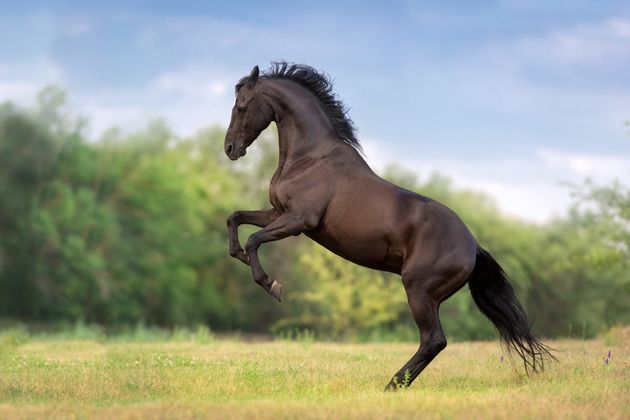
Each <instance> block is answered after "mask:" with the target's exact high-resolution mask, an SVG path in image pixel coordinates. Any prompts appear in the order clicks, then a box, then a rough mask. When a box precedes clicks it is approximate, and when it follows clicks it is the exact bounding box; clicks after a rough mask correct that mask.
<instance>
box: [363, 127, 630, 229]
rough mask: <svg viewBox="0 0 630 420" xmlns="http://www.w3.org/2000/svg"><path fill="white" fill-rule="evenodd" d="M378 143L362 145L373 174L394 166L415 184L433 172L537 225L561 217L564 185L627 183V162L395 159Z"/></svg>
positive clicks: (577, 157)
mask: <svg viewBox="0 0 630 420" xmlns="http://www.w3.org/2000/svg"><path fill="white" fill-rule="evenodd" d="M384 144H386V143H385V142H382V141H379V140H376V139H367V140H364V142H363V145H364V150H365V152H366V155H367V158H368V162H369V163H370V164H371V166H373V167H374V168H375V169H376V170H377V171H380V170H383V169H384V167H385V166H386V165H387V164H388V163H390V162H398V163H399V164H401V165H402V166H404V167H405V168H407V169H409V170H412V171H413V172H415V173H416V174H418V176H419V178H420V179H421V180H422V179H426V178H427V177H428V176H429V175H430V174H431V173H434V172H438V173H441V174H443V175H446V176H449V177H451V178H452V179H453V182H454V185H455V186H456V187H461V188H468V189H472V190H476V191H481V192H485V193H487V194H489V195H490V196H492V197H494V198H495V199H496V201H497V203H498V205H499V207H500V208H501V209H502V211H503V212H505V213H506V214H509V215H514V216H517V217H520V218H522V219H525V220H530V221H533V222H539V223H542V222H545V221H548V220H550V219H552V218H554V217H559V216H562V215H563V214H565V213H566V211H567V209H568V207H569V206H570V205H571V204H572V203H573V199H572V197H571V193H570V190H569V189H568V188H567V187H566V186H565V185H563V184H564V183H566V182H569V183H575V184H580V183H581V182H583V181H584V180H585V179H586V178H587V177H588V178H591V179H593V180H594V181H596V182H599V183H608V182H611V181H612V180H614V179H619V180H622V181H624V182H626V183H630V157H620V156H615V155H605V154H598V155H589V154H576V153H574V152H566V151H559V150H541V151H538V152H536V153H533V154H532V156H530V157H519V158H511V159H500V160H499V159H486V160H483V159H482V160H479V159H474V160H473V159H463V158H452V159H445V158H434V159H430V158H422V159H417V158H413V157H408V156H407V157H405V156H395V155H394V154H392V153H390V152H389V151H388V149H387V148H385V147H384V146H383V145H384Z"/></svg>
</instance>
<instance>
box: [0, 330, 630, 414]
mask: <svg viewBox="0 0 630 420" xmlns="http://www.w3.org/2000/svg"><path fill="white" fill-rule="evenodd" d="M175 338H176V337H175ZM549 344H550V345H551V346H553V347H554V348H557V349H559V350H560V352H559V353H558V357H559V359H560V363H558V364H554V365H552V366H550V367H549V369H548V370H547V371H546V372H545V373H544V374H539V375H532V376H530V377H527V376H523V375H520V374H519V373H517V372H515V370H514V367H513V366H511V365H510V363H509V362H508V361H507V360H505V361H503V362H501V360H500V357H501V355H502V354H503V353H502V351H501V348H500V347H499V345H498V343H456V344H452V345H449V346H448V347H447V349H446V350H445V351H444V352H442V353H441V354H440V356H438V358H437V359H436V360H435V361H434V362H433V363H432V364H431V365H430V366H429V367H428V368H427V370H426V371H425V372H424V373H423V374H422V375H421V376H420V377H419V378H418V380H416V381H415V382H414V384H413V385H412V386H411V388H409V389H408V390H402V391H399V392H396V393H384V392H383V391H382V389H383V387H384V386H385V384H386V383H387V382H388V381H389V379H390V377H391V375H392V374H393V373H394V372H395V371H396V370H398V369H399V368H400V367H401V366H402V365H403V363H404V362H406V361H407V359H408V358H409V357H410V356H411V355H412V354H413V353H414V351H415V350H416V346H415V345H413V344H384V343H378V344H337V343H318V342H310V341H308V340H307V341H305V342H290V341H275V342H244V341H236V340H223V339H221V340H219V339H216V338H214V337H213V336H211V335H208V334H206V333H204V332H203V331H201V332H197V333H196V334H189V335H182V337H180V339H173V337H171V339H168V340H167V339H154V340H148V341H143V340H136V339H133V337H127V338H125V339H105V338H104V337H100V338H98V337H97V338H96V339H89V338H83V339H76V338H72V337H71V338H65V337H61V338H60V337H54V336H53V337H44V336H39V337H38V336H36V337H32V336H29V335H28V334H26V333H24V332H20V330H16V331H12V332H5V333H4V334H3V335H0V418H33V417H47V418H139V417H151V418H188V417H204V418H205V417H207V418H243V417H246V418H273V419H277V418H300V419H308V418H374V419H382V418H556V417H570V418H584V419H587V418H588V419H591V418H606V419H614V418H629V417H630V357H629V353H630V340H629V339H628V337H627V334H626V337H623V336H621V337H613V338H612V339H610V338H607V339H605V340H604V339H602V340H591V341H582V340H565V341H554V342H549ZM609 350H610V351H612V357H611V359H610V363H609V365H605V364H604V362H603V357H604V356H606V354H607V353H608V351H609Z"/></svg>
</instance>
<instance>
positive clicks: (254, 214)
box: [227, 209, 280, 265]
mask: <svg viewBox="0 0 630 420" xmlns="http://www.w3.org/2000/svg"><path fill="white" fill-rule="evenodd" d="M279 215H280V214H279V213H278V212H276V210H275V209H269V210H252V211H245V210H239V211H235V212H234V213H232V214H231V215H230V217H228V219H227V225H228V237H229V243H230V255H231V256H232V257H234V258H236V259H238V260H241V261H243V262H244V263H245V264H247V265H249V260H248V259H247V254H245V251H243V248H242V247H241V243H240V242H239V240H238V227H239V226H240V225H254V226H258V227H263V228H264V227H265V226H267V225H268V224H269V223H271V222H273V221H274V220H276V219H277V218H278V216H279Z"/></svg>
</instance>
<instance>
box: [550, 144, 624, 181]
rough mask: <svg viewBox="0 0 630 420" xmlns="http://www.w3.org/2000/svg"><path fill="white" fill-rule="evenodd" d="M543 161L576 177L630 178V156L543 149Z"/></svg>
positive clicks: (599, 178) (597, 178)
mask: <svg viewBox="0 0 630 420" xmlns="http://www.w3.org/2000/svg"><path fill="white" fill-rule="evenodd" d="M538 154H539V156H540V158H541V159H542V161H543V163H544V164H546V165H547V166H550V167H556V168H559V169H564V170H567V171H568V172H569V173H570V174H571V175H573V176H574V177H581V178H593V179H596V180H599V181H601V182H610V181H612V180H615V179H630V156H612V155H601V154H579V153H574V152H558V151H552V150H541V151H539V152H538Z"/></svg>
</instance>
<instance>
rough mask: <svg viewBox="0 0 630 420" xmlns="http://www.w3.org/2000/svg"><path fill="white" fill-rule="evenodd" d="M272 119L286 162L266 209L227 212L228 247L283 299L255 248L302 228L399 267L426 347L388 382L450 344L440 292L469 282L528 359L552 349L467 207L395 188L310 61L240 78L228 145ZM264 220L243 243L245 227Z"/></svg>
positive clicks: (338, 247)
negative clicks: (461, 211) (478, 234)
mask: <svg viewBox="0 0 630 420" xmlns="http://www.w3.org/2000/svg"><path fill="white" fill-rule="evenodd" d="M272 121H275V123H276V125H277V127H278V139H279V153H280V156H279V161H278V168H277V169H276V172H275V174H274V175H273V178H272V179H271V185H270V187H269V200H270V202H271V205H272V208H270V209H268V210H254V211H236V212H234V213H233V214H232V215H231V216H230V217H229V218H228V220H227V224H228V229H229V246H230V255H231V256H232V257H234V258H237V259H239V260H241V261H242V262H244V263H245V264H248V265H250V266H251V270H252V274H253V277H254V280H255V281H256V283H258V284H259V285H261V286H262V287H263V288H264V289H265V290H266V291H267V292H268V293H269V294H271V295H272V296H273V297H275V298H276V299H278V300H279V301H280V300H281V299H282V285H280V283H278V282H277V281H275V280H271V279H270V278H269V277H268V276H267V274H266V273H265V270H264V269H263V267H262V266H261V264H260V260H259V258H258V247H259V246H260V245H261V244H263V243H265V242H271V241H277V240H280V239H282V238H286V237H288V236H295V235H299V234H301V233H304V234H305V235H306V236H308V237H309V238H311V239H313V240H314V241H316V242H318V243H319V244H321V245H322V246H324V247H326V248H328V249H329V250H331V251H332V252H334V253H335V254H337V255H339V256H340V257H342V258H345V259H347V260H349V261H352V262H354V263H356V264H359V265H362V266H365V267H369V268H372V269H375V270H383V271H389V272H392V273H396V274H400V275H401V276H402V282H403V285H404V287H405V291H406V292H407V299H408V301H409V306H410V307H411V313H412V315H413V318H414V320H415V321H416V324H417V325H418V329H419V330H420V339H421V341H420V343H421V344H420V348H419V349H418V351H417V352H416V354H415V355H414V356H413V357H412V358H411V359H410V360H409V361H408V362H407V363H406V364H405V365H404V366H403V367H402V369H400V370H399V371H398V372H397V373H396V374H395V375H394V377H393V378H392V380H391V381H390V382H389V384H388V385H387V388H386V389H395V388H396V387H397V386H399V384H403V385H405V386H408V385H410V384H411V382H413V380H414V379H415V378H416V377H417V376H418V375H419V374H420V372H422V370H423V369H424V368H426V366H427V365H428V364H429V363H430V362H431V360H433V358H434V357H435V356H436V355H437V354H438V353H439V352H440V351H442V350H443V349H444V348H445V347H446V337H445V336H444V332H443V331H442V327H441V325H440V319H439V314H438V310H439V307H440V303H442V302H443V301H444V300H446V299H447V298H449V297H450V296H451V295H453V294H454V293H455V292H457V291H458V290H459V289H460V288H461V287H462V286H464V284H466V282H468V284H469V286H470V291H471V294H472V297H473V299H474V301H475V303H476V304H477V306H478V307H479V309H480V310H481V311H482V312H483V313H484V314H485V315H486V316H487V317H488V318H490V320H491V321H492V322H493V323H494V325H495V326H496V328H497V329H498V331H499V333H500V336H501V338H502V340H503V341H504V343H505V344H506V345H507V347H508V349H509V350H512V351H515V352H516V353H517V354H518V355H519V356H520V357H521V358H522V359H523V362H524V364H525V368H526V370H528V369H529V368H531V369H533V370H534V371H536V370H538V369H542V368H543V364H544V359H545V358H546V357H547V356H550V357H553V356H551V354H550V353H549V350H548V349H547V347H546V346H545V345H544V344H542V343H541V342H540V341H539V340H538V339H537V338H536V337H534V336H533V335H532V334H531V332H530V330H529V324H528V322H527V316H526V314H525V312H524V311H523V309H522V307H521V305H520V303H519V301H518V299H517V297H516V295H515V294H514V291H513V289H512V286H511V285H510V283H509V282H508V279H507V276H506V275H505V273H504V272H503V270H502V269H501V267H500V266H499V264H498V263H497V262H496V261H495V260H494V258H492V256H491V255H490V254H489V253H488V252H487V251H485V250H484V249H483V248H481V246H480V245H479V244H478V243H477V241H476V240H475V238H473V236H472V234H471V233H470V232H469V230H468V228H467V227H466V226H465V225H464V223H463V222H462V221H461V220H460V218H459V217H458V216H457V215H456V214H455V213H454V212H453V211H451V210H450V209H449V208H447V207H446V206H444V205H442V204H441V203H438V202H437V201H435V200H432V199H430V198H427V197H424V196H422V195H420V194H416V193H414V192H412V191H408V190H406V189H403V188H401V187H398V186H396V185H394V184H392V183H390V182H388V181H386V180H384V179H382V178H380V177H379V176H378V175H377V174H375V173H374V171H372V170H371V169H370V167H369V166H368V164H367V163H366V162H365V161H364V160H363V158H362V157H361V154H360V153H359V151H360V145H359V141H358V140H357V138H356V136H355V129H354V126H353V123H352V121H351V120H350V118H349V117H348V115H347V110H346V108H345V107H344V105H343V104H342V103H341V101H339V100H338V99H337V98H336V97H335V95H334V93H333V91H332V84H331V82H330V80H329V79H328V77H326V76H325V75H323V74H321V73H318V72H317V71H316V70H315V69H313V68H312V67H309V66H305V65H296V64H287V63H286V62H281V63H274V64H273V65H272V67H271V69H270V70H268V71H267V72H264V73H263V74H260V72H259V69H258V66H256V67H254V69H253V70H252V72H251V74H250V75H249V76H247V77H244V78H242V79H241V80H240V81H239V82H238V84H237V85H236V103H235V104H234V108H233V109H232V118H231V121H230V126H229V128H228V130H227V133H226V136H225V153H226V154H227V156H228V157H229V158H230V159H232V160H236V159H238V158H240V157H242V156H244V155H245V153H246V150H247V148H248V147H249V146H250V145H251V144H252V143H253V142H254V140H256V138H257V137H258V136H259V135H260V133H261V132H262V131H263V130H264V129H265V128H267V127H268V126H269V124H270V123H271V122H272ZM241 224H250V225H256V226H259V227H261V228H262V229H261V230H260V231H258V232H256V233H254V234H252V235H251V236H250V237H249V239H248V240H247V243H246V244H245V248H244V249H243V248H241V245H240V243H239V239H238V226H239V225H241Z"/></svg>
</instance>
